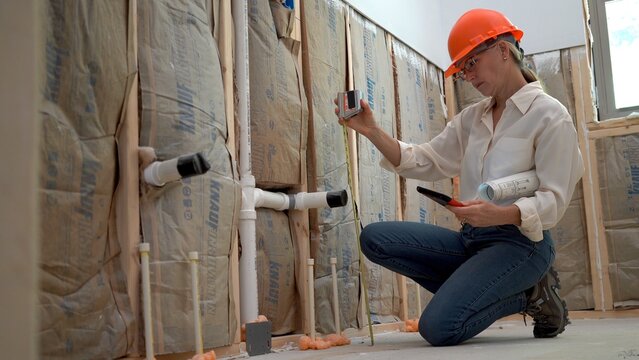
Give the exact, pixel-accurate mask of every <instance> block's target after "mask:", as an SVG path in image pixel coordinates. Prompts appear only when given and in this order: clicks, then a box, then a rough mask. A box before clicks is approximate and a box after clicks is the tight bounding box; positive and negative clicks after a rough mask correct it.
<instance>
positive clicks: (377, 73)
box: [349, 11, 399, 323]
mask: <svg viewBox="0 0 639 360" xmlns="http://www.w3.org/2000/svg"><path fill="white" fill-rule="evenodd" d="M349 15H350V31H351V47H352V53H353V75H354V76H353V77H354V85H355V89H360V90H361V91H362V97H363V98H364V99H365V100H366V101H368V104H369V106H370V108H371V110H372V111H373V114H374V115H375V120H376V121H377V124H378V125H379V126H380V127H381V128H383V129H384V130H385V131H386V132H387V133H389V134H392V135H395V133H396V131H395V101H394V99H395V92H394V81H393V68H392V65H391V56H390V53H389V51H388V47H387V46H386V33H385V32H384V30H382V29H381V28H377V25H375V24H373V23H371V22H370V21H368V20H367V19H364V18H363V17H362V16H360V15H359V14H358V13H356V12H355V11H350V13H349ZM358 140H359V141H358V149H357V151H358V169H359V194H360V204H359V205H360V216H361V221H362V225H364V226H366V225H368V224H370V223H372V222H379V221H389V220H396V219H397V213H396V191H397V186H398V184H397V181H396V176H395V174H394V173H391V172H389V171H386V170H384V169H383V168H382V167H381V166H380V165H379V162H380V160H381V159H382V154H381V153H380V152H379V150H377V148H375V146H374V145H373V144H372V143H371V142H370V141H369V140H368V139H367V138H365V137H363V136H358ZM365 263H366V268H367V269H368V274H367V281H368V284H367V285H368V293H369V303H370V309H371V317H372V318H371V320H372V321H373V323H376V322H393V321H397V320H398V319H399V286H398V282H397V276H396V275H395V273H393V272H392V271H390V270H388V269H385V268H383V267H382V266H381V265H377V264H374V263H372V262H371V261H369V260H366V262H365Z"/></svg>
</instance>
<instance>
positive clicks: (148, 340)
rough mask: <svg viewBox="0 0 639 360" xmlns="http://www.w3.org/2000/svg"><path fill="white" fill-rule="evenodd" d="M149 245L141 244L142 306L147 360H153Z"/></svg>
mask: <svg viewBox="0 0 639 360" xmlns="http://www.w3.org/2000/svg"><path fill="white" fill-rule="evenodd" d="M150 251H151V245H149V243H141V244H140V261H141V267H142V269H141V270H142V306H143V311H144V342H145V345H146V359H147V360H153V359H154V356H153V327H152V326H153V321H152V319H151V276H150V274H149V252H150Z"/></svg>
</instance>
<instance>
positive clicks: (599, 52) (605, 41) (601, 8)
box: [588, 0, 639, 121]
mask: <svg viewBox="0 0 639 360" xmlns="http://www.w3.org/2000/svg"><path fill="white" fill-rule="evenodd" d="M608 1H614V0H588V5H589V11H590V28H591V32H592V36H593V42H592V52H593V63H594V69H593V70H594V83H595V102H596V106H597V110H598V111H597V113H598V117H599V120H600V121H605V120H611V119H617V118H623V117H626V116H628V115H629V114H630V113H632V112H635V111H639V105H637V106H632V107H626V108H617V107H616V106H615V90H614V84H613V79H612V61H611V59H610V42H609V35H608V21H607V18H606V2H608Z"/></svg>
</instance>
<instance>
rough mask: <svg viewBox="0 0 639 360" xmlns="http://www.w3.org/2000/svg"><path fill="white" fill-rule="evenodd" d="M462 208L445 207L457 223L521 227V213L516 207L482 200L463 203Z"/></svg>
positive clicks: (476, 225)
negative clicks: (453, 215)
mask: <svg viewBox="0 0 639 360" xmlns="http://www.w3.org/2000/svg"><path fill="white" fill-rule="evenodd" d="M462 203H463V204H464V206H459V207H457V206H450V205H449V206H446V208H448V210H450V211H452V212H453V213H454V214H455V216H456V217H457V219H459V222H460V223H461V224H462V225H463V224H469V225H472V226H474V227H487V226H496V225H504V224H513V225H521V213H520V211H519V207H517V206H516V205H508V206H499V205H495V204H493V203H491V202H488V201H484V200H470V201H463V202H462Z"/></svg>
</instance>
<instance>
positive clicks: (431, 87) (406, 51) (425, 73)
mask: <svg viewBox="0 0 639 360" xmlns="http://www.w3.org/2000/svg"><path fill="white" fill-rule="evenodd" d="M393 58H394V63H395V70H396V87H397V97H396V98H397V103H398V108H399V111H398V114H399V122H400V126H401V127H400V134H399V138H400V139H401V140H402V141H405V142H408V143H415V144H421V143H424V142H427V141H429V140H431V139H432V138H433V137H435V136H436V135H437V134H439V133H440V132H441V131H442V130H443V129H444V127H445V126H446V119H445V115H444V111H445V110H444V108H443V105H442V100H441V97H442V92H441V84H440V79H439V77H440V76H441V75H439V74H440V73H441V71H440V70H439V69H437V68H436V67H435V66H434V65H432V64H429V63H428V62H427V61H426V59H424V58H423V57H422V56H421V55H419V54H417V53H416V52H415V51H413V50H412V49H410V48H409V47H408V46H406V45H405V44H403V43H402V42H400V41H398V40H396V39H393ZM404 182H405V186H403V189H402V190H403V197H404V220H405V221H415V222H421V223H428V224H436V225H440V226H444V227H447V228H449V229H453V230H457V229H458V228H459V222H458V221H457V219H456V218H455V216H454V215H453V214H452V213H451V212H450V211H448V210H447V209H445V208H443V207H442V206H441V205H439V204H437V203H435V202H434V201H432V200H430V199H428V198H427V197H425V196H422V195H420V194H418V193H417V191H416V190H415V189H416V187H417V185H421V186H424V187H427V188H430V189H435V190H437V191H440V192H442V193H446V194H452V182H451V180H450V179H446V180H439V181H435V182H430V181H428V182H427V181H420V180H415V179H405V180H404ZM408 284H409V286H408V287H407V290H408V296H407V302H408V318H410V319H414V318H418V317H419V316H420V315H421V311H420V312H418V311H417V300H416V293H415V291H416V288H415V285H414V284H415V283H414V282H413V281H412V280H410V279H408ZM420 296H421V299H422V300H421V305H422V307H425V306H426V304H427V303H428V301H429V300H430V298H432V294H431V293H429V292H428V291H427V290H425V289H422V290H421V291H420Z"/></svg>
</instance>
